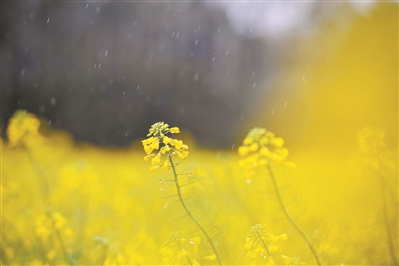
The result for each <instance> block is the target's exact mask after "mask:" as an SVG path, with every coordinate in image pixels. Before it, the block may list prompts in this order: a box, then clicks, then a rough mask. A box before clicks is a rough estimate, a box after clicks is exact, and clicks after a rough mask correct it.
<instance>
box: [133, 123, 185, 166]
mask: <svg viewBox="0 0 399 266" xmlns="http://www.w3.org/2000/svg"><path fill="white" fill-rule="evenodd" d="M149 131H150V132H149V133H148V134H147V137H148V138H147V139H145V140H142V141H141V142H142V143H143V147H144V151H145V152H146V153H147V156H145V157H144V160H146V161H148V160H151V167H150V170H151V171H153V172H155V171H156V170H158V169H159V168H168V169H169V168H170V167H171V164H170V162H169V160H168V159H166V161H164V162H162V160H161V158H162V155H165V154H166V155H170V156H172V157H173V156H178V157H179V158H180V159H184V158H186V157H187V156H188V146H187V145H185V144H184V143H183V141H181V140H177V139H173V138H170V137H168V136H167V135H168V134H176V133H180V129H179V128H178V127H171V128H170V127H169V125H168V124H166V123H164V122H157V123H155V124H153V125H152V126H151V128H150V130H149ZM154 152H155V153H154Z"/></svg>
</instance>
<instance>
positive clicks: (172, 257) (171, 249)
mask: <svg viewBox="0 0 399 266" xmlns="http://www.w3.org/2000/svg"><path fill="white" fill-rule="evenodd" d="M200 242H201V239H200V238H199V237H192V238H188V236H187V234H186V232H184V231H179V232H173V233H171V234H170V237H169V242H168V243H166V244H164V245H163V247H162V248H161V253H162V255H163V261H164V263H165V264H166V265H171V264H176V265H179V264H180V265H182V264H183V263H184V264H185V263H186V262H187V261H188V262H189V264H191V265H199V263H198V262H197V260H196V257H197V253H198V245H199V243H200Z"/></svg>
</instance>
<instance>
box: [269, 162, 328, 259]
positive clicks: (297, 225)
mask: <svg viewBox="0 0 399 266" xmlns="http://www.w3.org/2000/svg"><path fill="white" fill-rule="evenodd" d="M267 169H268V171H269V174H270V177H271V179H272V182H273V186H274V189H275V190H276V194H277V199H278V202H279V203H280V206H281V209H283V212H284V214H285V216H286V217H287V219H288V220H289V221H290V223H291V224H292V225H293V226H294V227H295V229H296V230H298V232H299V233H300V234H301V236H302V237H303V239H305V241H306V243H307V244H308V246H309V248H310V250H311V251H312V253H313V255H314V257H315V259H316V262H317V265H319V266H320V265H321V260H320V257H319V254H318V253H317V251H316V249H315V247H314V245H313V243H312V241H311V240H310V238H309V237H308V235H307V234H306V232H305V230H303V229H302V227H301V226H300V225H299V224H298V223H297V222H296V221H295V220H294V218H293V217H292V216H291V214H289V212H288V211H287V208H286V207H285V205H284V202H283V200H282V198H281V194H280V190H279V189H278V186H277V182H276V178H275V177H274V174H273V170H272V168H271V167H270V165H269V166H268V167H267Z"/></svg>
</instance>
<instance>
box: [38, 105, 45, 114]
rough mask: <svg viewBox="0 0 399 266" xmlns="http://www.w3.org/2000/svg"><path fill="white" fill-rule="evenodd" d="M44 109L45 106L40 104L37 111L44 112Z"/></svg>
mask: <svg viewBox="0 0 399 266" xmlns="http://www.w3.org/2000/svg"><path fill="white" fill-rule="evenodd" d="M45 110H46V106H45V105H40V107H39V113H41V114H44V111H45Z"/></svg>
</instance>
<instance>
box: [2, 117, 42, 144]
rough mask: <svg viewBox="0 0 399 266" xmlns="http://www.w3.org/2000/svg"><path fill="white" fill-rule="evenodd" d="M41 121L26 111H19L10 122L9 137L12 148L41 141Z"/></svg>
mask: <svg viewBox="0 0 399 266" xmlns="http://www.w3.org/2000/svg"><path fill="white" fill-rule="evenodd" d="M39 127H40V120H39V119H38V118H37V117H36V116H35V115H34V114H30V113H28V112H26V111H25V110H18V111H16V112H15V113H14V115H13V117H12V118H11V119H10V121H9V122H8V127H7V137H8V142H9V144H10V146H11V147H14V146H18V145H20V144H30V143H32V142H35V141H36V142H37V141H38V140H40V139H41V135H40V133H39Z"/></svg>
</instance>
